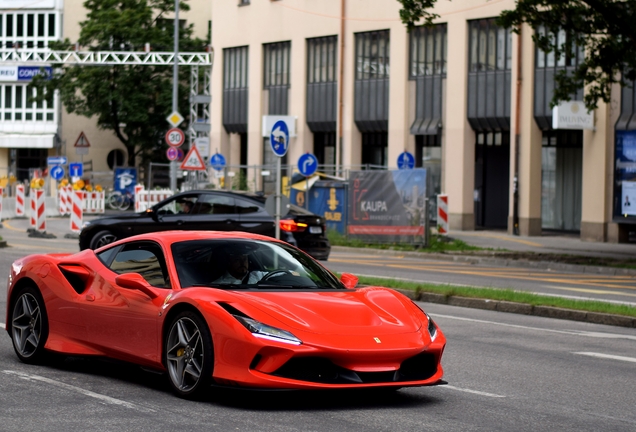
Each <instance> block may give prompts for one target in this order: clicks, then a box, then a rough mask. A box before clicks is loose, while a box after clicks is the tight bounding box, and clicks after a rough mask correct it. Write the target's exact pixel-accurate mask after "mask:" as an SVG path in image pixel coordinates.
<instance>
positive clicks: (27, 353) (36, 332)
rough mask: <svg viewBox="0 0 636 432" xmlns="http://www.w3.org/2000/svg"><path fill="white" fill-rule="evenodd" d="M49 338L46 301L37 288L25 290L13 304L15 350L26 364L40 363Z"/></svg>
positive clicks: (12, 331)
mask: <svg viewBox="0 0 636 432" xmlns="http://www.w3.org/2000/svg"><path fill="white" fill-rule="evenodd" d="M48 336H49V322H48V316H47V314H46V308H45V306H44V300H43V299H42V295H41V294H40V291H38V290H37V288H35V287H32V286H28V287H26V288H24V289H23V290H22V291H21V292H20V293H19V294H18V296H17V298H16V300H15V302H14V303H13V309H12V311H11V339H12V341H13V349H14V350H15V353H16V354H17V355H18V358H19V359H20V360H21V361H23V362H24V363H29V364H34V363H39V362H41V361H42V360H43V358H44V354H45V352H44V345H45V344H46V340H47V338H48Z"/></svg>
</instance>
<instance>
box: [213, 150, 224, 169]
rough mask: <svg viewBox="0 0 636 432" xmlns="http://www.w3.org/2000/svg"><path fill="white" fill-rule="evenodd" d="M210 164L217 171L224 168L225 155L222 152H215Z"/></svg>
mask: <svg viewBox="0 0 636 432" xmlns="http://www.w3.org/2000/svg"><path fill="white" fill-rule="evenodd" d="M210 166H211V167H212V168H214V169H215V170H217V171H221V170H223V168H225V156H223V155H222V154H221V153H215V154H213V155H212V157H211V158H210Z"/></svg>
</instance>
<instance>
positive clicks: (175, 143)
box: [166, 128, 185, 147]
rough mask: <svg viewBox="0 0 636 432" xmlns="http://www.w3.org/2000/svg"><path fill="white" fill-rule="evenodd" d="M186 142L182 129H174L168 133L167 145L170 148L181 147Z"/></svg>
mask: <svg viewBox="0 0 636 432" xmlns="http://www.w3.org/2000/svg"><path fill="white" fill-rule="evenodd" d="M184 141H185V134H184V133H183V131H182V130H181V129H177V128H172V129H170V130H169V131H168V132H166V143H167V144H168V145H169V146H170V147H180V146H181V144H183V143H184Z"/></svg>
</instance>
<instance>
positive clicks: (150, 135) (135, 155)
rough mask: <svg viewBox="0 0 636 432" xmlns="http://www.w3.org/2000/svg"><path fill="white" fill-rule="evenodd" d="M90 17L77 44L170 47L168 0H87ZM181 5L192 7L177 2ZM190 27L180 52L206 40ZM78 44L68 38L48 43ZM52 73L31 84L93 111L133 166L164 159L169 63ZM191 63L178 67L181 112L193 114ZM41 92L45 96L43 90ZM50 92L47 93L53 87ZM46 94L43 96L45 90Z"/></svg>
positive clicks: (77, 109) (82, 111) (58, 68)
mask: <svg viewBox="0 0 636 432" xmlns="http://www.w3.org/2000/svg"><path fill="white" fill-rule="evenodd" d="M84 7H85V8H86V9H87V11H88V15H87V19H86V21H83V22H81V23H80V26H81V31H80V37H79V40H78V43H79V45H80V46H82V47H85V48H84V49H88V50H91V51H143V49H144V46H145V44H146V43H149V44H150V46H151V48H152V50H154V51H172V50H173V41H174V37H173V29H174V27H173V22H174V21H173V19H164V16H165V14H166V13H169V12H171V11H173V10H174V2H173V1H168V0H86V1H85V2H84ZM180 9H181V10H186V11H187V10H189V7H188V5H187V4H185V3H183V2H181V3H180ZM192 33H193V28H192V25H189V26H184V25H181V28H180V31H179V50H180V51H203V50H204V48H205V41H203V40H201V39H198V38H194V37H193V36H192ZM50 47H51V48H52V49H58V50H68V49H73V44H72V43H71V41H69V40H68V39H66V40H64V41H60V42H56V43H53V44H51V45H50ZM53 66H54V68H55V69H54V74H53V77H52V79H50V80H48V81H47V80H45V79H42V78H43V77H38V79H35V80H34V83H33V84H34V85H35V86H36V87H38V88H39V89H42V90H44V89H46V92H50V91H52V90H55V89H57V90H59V92H60V98H61V101H62V104H63V105H64V107H65V108H66V110H67V111H68V112H69V113H73V114H79V115H82V116H85V117H94V118H95V119H96V120H97V125H98V126H99V128H101V129H106V130H111V131H113V132H114V133H115V135H116V136H117V138H119V140H120V141H121V142H122V143H123V144H124V145H125V146H126V149H127V150H128V164H129V165H130V166H135V163H136V162H137V161H139V160H140V161H141V163H142V164H144V163H145V162H147V161H150V160H155V161H156V160H163V158H164V152H163V151H161V150H162V149H164V148H165V145H164V142H163V137H164V135H165V132H166V130H167V129H168V127H169V125H168V123H167V122H166V116H167V115H168V114H170V112H171V111H172V67H171V66H142V65H135V66H123V65H122V66H120V65H117V66H81V65H73V66H68V65H59V64H58V65H53ZM189 73H190V71H189V68H184V67H180V68H179V81H180V85H179V101H178V106H179V111H180V112H181V113H187V112H189V105H188V96H189V88H188V86H187V83H188V82H189ZM38 94H40V95H44V92H42V91H39V92H38ZM49 94H50V93H49ZM42 97H43V96H42Z"/></svg>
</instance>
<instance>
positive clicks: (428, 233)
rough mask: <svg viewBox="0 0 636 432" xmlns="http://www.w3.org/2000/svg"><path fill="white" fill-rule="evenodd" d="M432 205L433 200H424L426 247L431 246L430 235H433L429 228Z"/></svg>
mask: <svg viewBox="0 0 636 432" xmlns="http://www.w3.org/2000/svg"><path fill="white" fill-rule="evenodd" d="M430 205H431V200H430V199H429V198H428V197H426V198H424V247H426V248H427V247H428V246H429V245H430V235H431V227H429V226H428V225H429V223H430V222H429V221H430V218H429V214H428V212H429V207H430Z"/></svg>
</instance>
